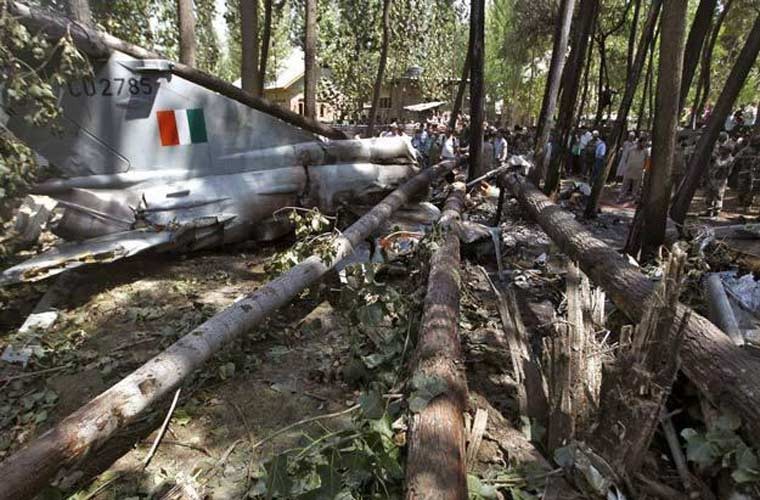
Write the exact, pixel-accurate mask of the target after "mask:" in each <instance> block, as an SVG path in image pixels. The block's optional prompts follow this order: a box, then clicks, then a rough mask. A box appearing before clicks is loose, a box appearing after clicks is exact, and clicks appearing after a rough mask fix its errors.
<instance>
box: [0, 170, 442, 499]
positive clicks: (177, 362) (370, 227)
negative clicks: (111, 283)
mask: <svg viewBox="0 0 760 500" xmlns="http://www.w3.org/2000/svg"><path fill="white" fill-rule="evenodd" d="M454 164H455V162H443V163H440V164H438V165H436V166H435V167H433V168H429V169H425V170H423V171H422V172H421V173H419V174H417V175H416V176H415V177H413V178H411V179H410V180H408V181H407V182H406V183H404V184H403V185H402V186H401V187H399V188H398V189H396V190H395V191H393V192H392V193H391V194H389V195H388V196H387V197H385V198H384V199H383V201H381V202H380V203H379V204H377V205H375V207H373V208H372V210H370V211H369V212H367V214H365V215H364V216H363V217H362V218H361V219H359V220H358V221H357V222H355V223H354V224H353V225H351V226H350V227H349V228H348V229H346V230H345V231H344V232H343V233H342V234H341V235H340V236H339V237H337V238H335V239H334V241H333V243H332V248H333V249H334V251H335V253H334V254H333V255H334V257H333V259H332V261H330V262H324V261H323V260H322V258H321V257H319V256H317V255H313V256H311V257H309V258H307V259H305V260H303V261H301V262H300V263H298V264H297V265H296V266H295V267H293V268H291V269H290V270H289V271H287V272H286V273H284V274H282V275H280V276H279V277H277V278H276V279H274V280H272V281H270V282H269V283H267V284H266V285H264V286H262V287H260V288H259V289H258V290H256V291H255V292H254V293H252V294H251V295H249V296H247V297H246V298H244V299H242V300H239V301H237V302H235V303H234V304H233V305H231V306H230V307H228V308H227V309H225V310H224V311H222V312H220V313H218V314H216V315H215V316H213V317H212V318H211V319H209V320H207V321H206V322H205V323H203V324H202V325H200V326H199V327H197V328H195V329H194V330H193V331H191V332H190V333H188V334H186V335H185V336H184V337H182V338H181V339H179V340H178V341H177V342H175V343H174V344H172V345H171V346H170V347H169V348H167V349H166V350H165V351H163V352H161V353H159V354H158V355H156V356H155V357H153V358H152V359H151V360H149V361H148V362H147V363H145V364H144V365H142V366H141V367H140V368H138V369H137V370H135V371H134V372H132V373H131V374H130V375H128V376H127V377H126V378H124V379H122V380H121V381H120V382H118V383H117V384H116V385H114V386H113V387H111V388H110V389H108V390H107V391H105V392H103V393H102V394H100V395H99V396H98V397H96V398H95V399H93V400H91V401H90V402H88V403H87V404H85V405H84V406H82V407H81V408H80V409H79V410H77V411H75V412H74V413H72V414H71V415H69V416H68V417H66V418H64V419H63V420H62V421H61V422H60V423H58V424H57V425H56V426H55V427H53V428H52V429H50V430H49V431H47V432H46V433H44V434H43V435H42V436H40V437H38V438H37V439H35V440H34V441H32V442H31V443H29V444H28V445H27V446H26V447H25V448H23V449H22V450H20V451H18V452H17V453H15V454H14V455H12V456H10V457H9V458H7V459H6V460H5V461H4V462H2V463H0V477H2V478H3V481H2V482H1V483H0V500H21V499H26V498H32V497H33V496H34V495H35V494H36V493H37V492H39V491H40V490H41V489H42V488H44V487H45V486H46V485H47V484H48V483H49V481H50V480H51V479H52V478H53V476H54V475H55V474H56V472H57V471H58V470H59V469H60V468H61V467H63V466H65V465H67V464H71V463H74V462H76V461H78V460H81V459H82V458H84V456H86V455H87V454H89V453H90V452H92V451H94V450H95V449H97V448H99V447H100V446H101V445H103V444H104V443H105V442H106V441H107V440H108V439H109V438H111V437H112V436H113V435H114V434H115V433H116V432H117V431H119V430H122V429H123V428H124V427H125V426H127V425H129V424H131V423H132V422H134V421H135V420H137V419H138V418H139V417H140V416H141V415H143V414H144V413H145V412H146V411H148V410H149V409H150V408H152V407H153V406H154V405H155V404H156V403H158V402H159V401H160V400H161V399H163V398H164V397H166V396H167V395H169V394H172V393H174V391H176V390H177V388H178V387H179V386H180V385H181V384H182V383H183V382H184V381H185V379H186V378H187V377H189V376H190V375H191V374H192V373H194V372H195V371H196V370H197V369H199V368H200V367H201V366H203V364H204V363H205V362H206V361H207V360H208V359H209V358H211V356H213V355H214V353H216V352H217V351H219V350H220V349H222V348H223V347H224V346H225V345H226V344H228V343H229V342H230V341H231V340H232V339H234V338H236V337H239V336H240V335H242V334H244V333H247V332H249V331H250V330H251V329H252V328H255V327H256V326H257V325H259V324H260V323H261V322H262V321H263V320H264V319H265V318H266V317H267V316H269V315H270V314H271V313H272V312H274V311H275V310H277V309H278V308H280V307H282V306H284V305H286V304H288V303H289V302H290V301H291V300H293V298H294V297H296V296H297V295H298V294H299V293H300V291H301V290H303V289H304V288H306V287H308V286H311V285H313V284H314V283H316V282H317V281H318V280H319V279H320V278H321V277H322V276H324V275H325V273H327V272H328V271H329V270H331V269H332V268H333V267H334V266H335V264H337V263H338V262H339V261H340V260H341V259H343V258H344V257H346V256H347V255H350V254H351V253H353V249H354V248H355V247H356V246H357V245H359V244H360V243H361V242H362V241H364V240H365V239H366V238H367V237H368V236H369V235H370V234H371V233H372V232H374V231H376V230H377V229H378V228H379V227H380V225H381V224H383V223H385V221H386V220H387V219H388V217H389V216H390V215H391V214H392V213H393V212H394V211H396V210H397V209H398V208H400V207H402V206H403V205H404V204H406V203H407V202H408V201H409V200H410V199H411V198H412V197H413V196H414V195H416V194H419V193H421V192H423V190H425V189H427V187H428V186H429V185H430V183H431V182H432V181H433V180H435V179H437V178H439V177H440V176H441V175H444V174H446V173H447V172H449V171H450V170H451V169H452V168H453V167H454Z"/></svg>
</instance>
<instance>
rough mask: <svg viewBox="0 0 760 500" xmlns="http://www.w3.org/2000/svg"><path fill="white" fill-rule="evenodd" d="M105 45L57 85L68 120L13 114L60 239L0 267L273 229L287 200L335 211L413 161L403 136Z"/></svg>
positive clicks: (117, 254) (101, 256)
mask: <svg viewBox="0 0 760 500" xmlns="http://www.w3.org/2000/svg"><path fill="white" fill-rule="evenodd" d="M171 69H172V63H170V62H168V61H165V60H160V59H147V60H146V59H139V58H135V57H132V56H130V55H128V54H125V53H122V52H119V51H112V52H111V54H110V57H108V58H107V59H106V60H102V61H99V62H98V61H95V62H94V63H93V77H92V78H85V79H82V80H79V81H71V82H68V84H67V85H66V86H65V87H64V88H62V89H60V98H59V99H60V105H61V108H62V110H63V113H62V116H61V118H60V119H61V120H62V124H63V127H62V129H63V133H62V134H58V133H54V132H53V131H52V130H51V129H50V128H39V127H32V126H31V125H29V124H28V123H27V122H26V121H25V120H24V119H23V117H22V116H20V115H19V114H10V116H9V118H8V120H7V123H6V124H5V126H6V127H7V128H8V129H9V130H10V131H11V132H13V133H14V134H15V135H16V136H17V137H18V138H20V139H21V140H23V141H24V142H25V143H26V144H28V145H29V146H30V147H31V148H32V149H33V150H35V151H36V152H37V153H38V154H39V155H41V156H42V157H44V158H45V159H46V160H47V161H48V162H49V163H50V164H51V165H52V166H54V167H55V171H56V172H57V176H56V178H51V179H47V180H45V181H43V182H41V183H39V184H37V185H36V186H34V188H33V193H36V194H42V195H47V196H49V197H51V198H53V199H54V200H56V201H57V203H58V208H57V210H59V211H62V216H61V217H60V219H59V220H58V221H57V222H56V223H55V225H54V227H53V228H52V230H53V232H54V233H55V234H56V235H58V236H60V237H61V238H63V239H64V240H67V242H66V243H64V244H62V245H60V246H58V247H55V248H53V249H51V250H49V251H47V252H44V253H42V254H40V255H38V256H36V257H34V258H32V259H30V260H28V261H26V262H23V263H21V264H19V265H17V266H15V267H12V268H10V269H7V270H6V271H4V272H3V273H2V274H0V285H5V284H10V283H15V282H19V281H35V280H39V279H43V278H46V277H49V276H52V275H55V274H57V273H60V272H62V271H64V270H66V269H71V268H74V267H78V266H81V265H84V264H90V263H99V262H110V261H114V260H117V259H121V258H124V257H128V256H131V255H135V254H137V253H139V252H143V251H145V250H148V249H156V250H159V251H166V250H178V251H187V250H196V249H201V248H209V247H213V246H218V245H222V244H225V243H232V242H237V241H243V240H246V239H249V238H257V239H272V238H274V237H277V236H280V235H282V234H283V233H284V232H286V231H288V230H289V228H287V227H283V219H287V218H286V217H280V218H279V220H278V219H277V218H275V217H273V214H275V213H276V212H277V211H278V210H279V209H282V208H285V207H291V206H301V207H318V208H319V209H320V210H321V211H323V212H325V213H331V212H334V211H335V210H336V208H337V207H339V206H340V205H341V204H343V203H346V202H349V201H351V200H362V201H369V200H368V198H372V197H374V195H376V194H377V195H379V194H381V193H385V192H388V191H389V190H391V189H393V188H394V187H396V186H398V185H399V184H400V183H401V182H402V181H404V180H405V179H407V178H409V177H410V176H411V175H412V174H413V173H414V172H415V171H416V170H417V168H418V167H417V161H416V156H415V152H414V149H413V148H412V146H411V144H410V143H409V141H407V140H405V139H403V138H378V139H357V140H330V139H326V138H324V137H322V136H320V135H318V134H316V133H313V132H309V131H307V130H305V129H303V128H299V127H297V126H294V125H292V124H290V123H286V122H285V121H283V120H281V119H278V118H276V117H274V116H272V115H270V114H268V113H266V112H263V111H260V110H257V109H253V108H251V107H248V106H246V105H244V104H241V103H240V102H238V101H236V100H233V99H231V98H228V97H226V96H224V95H221V94H219V93H216V92H214V91H211V90H209V89H208V88H205V87H203V86H201V85H198V84H196V83H193V82H191V81H188V80H187V79H184V78H182V77H179V76H177V75H176V74H174V73H172V71H171Z"/></svg>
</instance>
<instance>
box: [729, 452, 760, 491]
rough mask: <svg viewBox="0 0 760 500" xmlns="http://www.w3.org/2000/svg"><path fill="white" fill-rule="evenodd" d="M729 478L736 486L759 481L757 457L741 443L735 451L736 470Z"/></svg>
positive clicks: (759, 469) (759, 471) (759, 468)
mask: <svg viewBox="0 0 760 500" xmlns="http://www.w3.org/2000/svg"><path fill="white" fill-rule="evenodd" d="M731 477H732V478H733V480H734V481H736V483H738V484H742V483H753V482H756V481H760V467H759V466H758V460H757V455H755V453H754V452H753V451H752V450H751V449H750V448H749V447H748V446H747V445H745V444H743V443H742V445H741V446H739V447H738V448H737V450H736V470H735V471H734V472H733V473H732V474H731Z"/></svg>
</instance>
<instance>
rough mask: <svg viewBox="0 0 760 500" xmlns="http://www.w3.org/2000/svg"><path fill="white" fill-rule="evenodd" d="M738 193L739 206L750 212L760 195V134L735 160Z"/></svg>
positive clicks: (734, 168) (756, 135)
mask: <svg viewBox="0 0 760 500" xmlns="http://www.w3.org/2000/svg"><path fill="white" fill-rule="evenodd" d="M733 170H734V172H735V174H736V192H737V194H738V195H739V196H738V197H739V204H740V205H741V206H742V207H744V211H745V212H748V211H749V209H750V207H751V206H752V202H753V201H754V198H755V196H756V195H758V194H760V133H756V134H755V135H754V136H752V138H751V139H750V140H749V144H748V145H747V146H746V147H745V148H744V149H742V150H741V152H740V153H739V154H738V155H737V156H736V159H735V160H734V165H733Z"/></svg>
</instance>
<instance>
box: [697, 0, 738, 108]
mask: <svg viewBox="0 0 760 500" xmlns="http://www.w3.org/2000/svg"><path fill="white" fill-rule="evenodd" d="M732 3H733V0H727V1H726V4H725V5H724V6H723V10H721V11H720V14H718V19H717V20H716V21H715V26H713V30H712V33H711V34H710V40H709V42H708V43H707V47H706V48H705V50H704V51H703V55H702V68H701V73H702V74H701V78H702V98H701V99H700V100H699V105H698V106H697V111H696V114H697V120H698V119H699V117H700V116H702V112H703V111H704V109H705V105H707V101H708V99H709V98H710V90H711V89H710V72H711V66H712V55H713V51H714V50H715V43H716V42H717V41H718V34H720V29H721V28H722V27H723V21H724V20H725V19H726V14H728V10H729V9H730V8H731V4H732Z"/></svg>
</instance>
